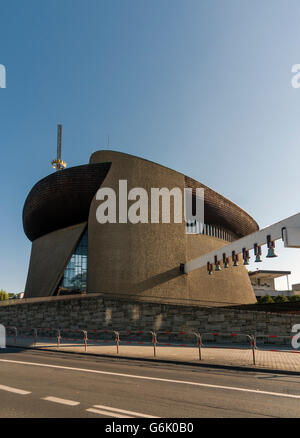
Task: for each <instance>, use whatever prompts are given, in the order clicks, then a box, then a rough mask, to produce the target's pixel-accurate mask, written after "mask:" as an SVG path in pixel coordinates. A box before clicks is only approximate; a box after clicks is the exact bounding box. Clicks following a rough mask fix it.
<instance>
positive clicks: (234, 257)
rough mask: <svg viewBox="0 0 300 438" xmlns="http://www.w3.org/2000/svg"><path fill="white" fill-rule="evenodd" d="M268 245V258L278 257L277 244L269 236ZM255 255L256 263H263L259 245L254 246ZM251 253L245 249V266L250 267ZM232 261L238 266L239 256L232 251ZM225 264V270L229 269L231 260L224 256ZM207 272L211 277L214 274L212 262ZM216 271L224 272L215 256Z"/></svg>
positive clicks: (208, 264) (208, 263)
mask: <svg viewBox="0 0 300 438" xmlns="http://www.w3.org/2000/svg"><path fill="white" fill-rule="evenodd" d="M267 245H268V253H267V255H266V257H267V258H273V257H277V254H276V253H275V243H274V241H271V236H267ZM254 254H255V262H256V263H259V262H262V260H261V247H260V246H258V245H257V244H255V245H254ZM249 259H250V257H249V251H248V250H246V249H244V248H243V260H244V263H243V265H249ZM232 260H233V266H238V265H239V264H238V255H237V254H235V252H234V251H232ZM223 264H224V268H225V269H226V268H229V258H228V257H224V255H223ZM207 270H208V273H209V275H211V274H212V272H213V265H212V263H210V262H207ZM215 271H222V268H221V265H220V261H218V260H217V258H216V256H215Z"/></svg>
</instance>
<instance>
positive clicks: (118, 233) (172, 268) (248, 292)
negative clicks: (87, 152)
mask: <svg viewBox="0 0 300 438" xmlns="http://www.w3.org/2000/svg"><path fill="white" fill-rule="evenodd" d="M64 172H66V173H64ZM74 172H75V173H76V175H77V174H78V175H79V176H78V178H79V179H82V178H83V180H84V184H83V188H82V185H81V184H79V179H77V176H76V181H77V184H79V185H80V187H81V189H80V190H79V194H80V196H83V195H82V193H87V194H88V195H87V196H83V198H84V203H83V210H84V219H81V220H80V218H82V217H83V216H81V210H80V208H78V206H80V205H81V204H80V202H79V203H78V202H77V204H76V209H75V210H74V207H73V205H71V207H70V205H69V204H70V203H65V202H62V200H63V199H65V196H67V195H66V194H67V193H69V192H70V193H72V196H73V197H72V198H71V199H72V200H77V201H78V199H79V198H77V197H76V196H77V195H76V191H75V193H73V192H72V188H73V183H72V181H73V177H74V175H75V174H74ZM85 172H86V180H85ZM58 173H59V174H61V176H59V175H58V176H57V175H56V176H55V177H52V176H51V177H47V178H46V179H44V180H45V181H44V180H42V181H44V182H43V184H39V183H38V184H37V185H36V186H35V187H37V188H41V189H39V190H35V191H34V190H33V191H32V192H31V194H30V196H29V197H28V199H27V201H26V209H25V213H26V214H25V219H26V218H27V219H28V221H27V222H28V223H29V225H30V227H29V228H30V236H35V235H36V233H37V232H38V234H37V235H40V233H44V230H43V229H42V228H41V229H38V230H37V228H39V226H33V225H34V224H35V222H34V221H33V220H32V218H34V217H36V216H35V214H37V213H38V217H39V221H38V225H39V224H40V223H41V220H40V219H41V218H43V217H44V216H45V214H44V213H43V214H42V213H41V211H42V212H44V210H43V209H41V207H40V199H41V196H42V198H43V205H44V204H45V205H46V204H47V202H46V200H47V199H48V198H47V196H48V194H47V193H48V191H49V192H50V195H51V196H50V198H51V200H52V201H53V200H55V196H54V192H55V191H54V189H53V187H52V185H51V184H50V186H49V184H48V182H49V181H52V179H54V180H55V181H56V180H59V181H63V180H67V182H68V184H67V186H66V187H64V190H63V191H62V193H63V195H64V196H62V194H61V193H60V191H59V193H58V194H57V196H58V198H59V200H60V201H61V203H60V211H59V214H60V218H62V219H63V223H65V222H64V221H66V220H69V219H68V218H69V217H70V218H71V219H70V220H72V221H76V220H77V221H78V222H79V220H80V222H83V221H84V220H87V221H88V222H87V223H88V278H87V293H105V294H110V295H112V296H114V295H115V296H120V295H122V294H123V295H124V296H125V295H126V296H128V295H130V296H131V297H134V299H137V300H138V299H143V297H155V298H156V299H160V300H161V302H164V301H166V300H168V299H169V298H171V299H173V300H175V301H174V302H177V303H182V304H189V301H190V302H192V301H193V302H194V303H195V302H197V303H199V305H208V306H222V305H223V306H224V305H232V304H248V303H254V302H255V301H256V299H255V296H254V292H253V289H252V286H251V284H250V281H249V278H248V274H247V271H246V269H245V268H244V266H239V267H237V268H230V269H227V270H223V271H222V272H218V273H215V274H214V275H211V276H209V275H208V274H207V271H206V268H203V269H199V270H196V271H194V272H192V273H190V274H187V275H186V274H182V273H181V272H180V270H179V266H180V264H181V263H185V262H186V261H188V260H190V259H192V258H194V257H199V256H200V255H202V254H203V253H205V252H208V251H210V250H213V249H214V248H218V247H220V246H223V245H225V244H226V242H225V241H223V240H220V239H217V238H215V237H211V236H206V235H196V234H186V227H185V221H184V220H183V221H182V223H174V220H173V215H172V214H171V222H170V223H168V224H162V223H157V224H154V223H151V222H150V209H151V208H150V207H151V201H150V193H151V188H154V187H157V188H163V187H166V188H168V189H170V190H171V189H173V188H175V187H179V188H181V190H182V192H183V190H184V188H185V187H187V186H192V187H194V188H195V187H197V186H200V187H204V188H205V189H207V190H208V196H207V198H206V199H205V212H206V213H207V216H206V217H208V218H210V223H213V224H216V225H221V226H223V227H225V228H226V227H227V229H228V230H231V231H232V232H235V233H236V234H237V235H245V234H247V233H249V232H253V231H256V229H258V226H257V224H256V222H255V221H254V220H253V219H252V218H251V217H250V216H249V215H248V214H247V213H246V212H244V211H243V210H242V209H240V208H239V207H238V206H237V205H236V204H234V203H232V202H231V201H229V200H228V199H226V198H224V197H223V196H222V195H219V194H217V193H216V192H214V191H213V190H211V189H209V188H207V187H205V186H203V185H202V184H201V183H197V181H194V180H191V179H189V178H188V177H185V176H184V175H183V174H181V173H179V172H176V171H174V170H171V169H168V168H166V167H164V166H161V165H159V164H156V163H153V162H151V161H148V160H144V159H141V158H138V157H134V156H132V155H128V154H123V153H119V152H114V151H98V152H95V153H94V154H92V156H91V158H90V164H89V165H84V166H80V168H73V170H72V169H69V170H68V172H67V171H62V172H58ZM122 179H123V180H127V183H128V187H127V190H128V191H129V190H130V189H132V188H136V187H140V188H143V189H145V190H146V191H147V193H148V195H149V199H148V200H149V202H148V210H149V223H138V224H132V223H130V222H127V223H115V224H111V223H105V224H100V223H98V221H97V219H96V211H97V208H98V206H99V205H100V201H97V200H96V192H97V190H98V188H100V187H109V188H113V189H115V192H116V193H117V194H118V190H119V180H122ZM46 180H47V181H46ZM89 181H90V182H91V183H89ZM45 184H46V186H45V187H46V189H44V185H45ZM76 187H77V186H76ZM35 193H36V195H35ZM41 193H42V195H41ZM44 198H45V199H44ZM46 198H47V199H46ZM80 199H81V198H80ZM87 199H88V202H89V209H87V208H86V203H87ZM36 200H37V201H39V202H37V205H38V207H39V208H38V209H37V211H35V208H34V205H35V201H36ZM117 201H118V199H117ZM172 201H173V199H172V198H171V212H172V211H173V202H172ZM130 203H132V201H131V202H130V201H128V206H130ZM71 204H72V203H71ZM54 205H55V202H54ZM74 211H75V213H76V214H75V213H74V214H71V213H70V212H74ZM51 214H52V216H53V214H54V215H55V208H54V210H53V212H52V213H51ZM52 216H51V217H52ZM87 216H88V217H87ZM117 217H118V202H117ZM25 222H26V221H25ZM27 222H26V223H27ZM48 222H49V227H50V229H51V227H53V226H54V229H55V228H56V227H57V223H58V222H57V221H56V222H55V221H54V224H53V223H52V222H53V221H52V220H49V221H48ZM78 222H77V225H72V226H67V227H66V228H62V229H58V230H56V231H53V232H51V233H49V232H48V233H46V234H44V235H42V236H40V237H38V238H35V237H33V239H34V241H33V244H32V253H31V259H30V266H29V271H28V279H27V284H26V290H25V296H26V298H27V297H28V298H29V297H38V296H50V295H52V294H54V293H55V290H56V288H57V286H58V284H59V281H60V278H61V276H62V274H63V271H64V269H65V267H66V265H67V263H68V261H69V259H70V257H71V255H72V253H73V251H74V249H75V247H76V245H77V243H78V241H79V239H80V237H81V235H82V232H83V231H84V228H85V226H86V222H84V223H81V224H78ZM73 223H74V222H71V223H70V224H69V225H71V224H73ZM208 223H209V222H208Z"/></svg>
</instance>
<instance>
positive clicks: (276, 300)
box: [274, 295, 288, 303]
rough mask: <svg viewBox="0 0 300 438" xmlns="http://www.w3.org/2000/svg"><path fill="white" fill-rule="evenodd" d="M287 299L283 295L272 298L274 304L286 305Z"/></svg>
mask: <svg viewBox="0 0 300 438" xmlns="http://www.w3.org/2000/svg"><path fill="white" fill-rule="evenodd" d="M287 301H288V298H287V297H286V296H285V295H277V296H276V297H274V303H286V302H287Z"/></svg>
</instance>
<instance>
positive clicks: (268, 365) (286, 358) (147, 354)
mask: <svg viewBox="0 0 300 438" xmlns="http://www.w3.org/2000/svg"><path fill="white" fill-rule="evenodd" d="M7 346H18V347H22V346H23V347H27V348H28V347H31V348H34V345H33V340H32V338H31V339H30V338H26V339H25V338H19V339H17V343H14V338H13V337H8V338H7ZM36 348H43V349H49V350H54V351H58V350H59V351H70V352H77V353H85V354H99V355H110V356H113V357H131V358H137V359H140V358H143V359H158V360H172V361H178V362H190V363H202V364H208V365H212V364H215V365H225V366H234V367H237V366H238V367H247V368H249V367H250V368H253V369H256V368H263V369H269V370H274V371H275V370H282V371H293V372H295V371H296V372H299V375H300V350H289V351H285V350H282V351H272V350H270V349H268V350H267V349H266V350H262V349H257V350H255V365H254V364H253V352H252V350H251V349H245V348H228V347H227V346H226V348H224V347H223V348H221V347H202V348H201V361H200V360H199V349H198V347H196V346H195V347H180V346H159V345H157V347H156V356H155V357H154V348H153V345H126V344H125V345H124V344H123V345H122V343H120V345H119V352H118V353H117V347H116V344H115V343H106V344H104V345H103V344H101V345H100V344H98V345H97V344H94V343H92V344H88V345H87V350H86V351H85V346H84V344H83V342H72V343H67V342H63V343H62V344H61V345H60V346H59V348H58V347H57V344H56V342H53V341H49V342H48V341H44V342H41V341H39V342H38V343H37V345H36ZM269 348H270V347H269ZM273 348H275V347H273ZM276 348H277V347H276Z"/></svg>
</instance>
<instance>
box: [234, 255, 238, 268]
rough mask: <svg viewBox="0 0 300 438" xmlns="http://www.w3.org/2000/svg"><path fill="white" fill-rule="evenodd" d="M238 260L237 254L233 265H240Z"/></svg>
mask: <svg viewBox="0 0 300 438" xmlns="http://www.w3.org/2000/svg"><path fill="white" fill-rule="evenodd" d="M238 260H239V258H238V255H236V256H235V257H234V263H233V266H238V265H239V263H238Z"/></svg>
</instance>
